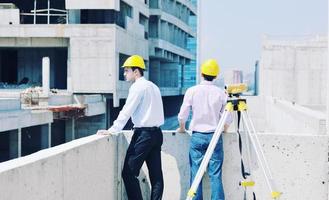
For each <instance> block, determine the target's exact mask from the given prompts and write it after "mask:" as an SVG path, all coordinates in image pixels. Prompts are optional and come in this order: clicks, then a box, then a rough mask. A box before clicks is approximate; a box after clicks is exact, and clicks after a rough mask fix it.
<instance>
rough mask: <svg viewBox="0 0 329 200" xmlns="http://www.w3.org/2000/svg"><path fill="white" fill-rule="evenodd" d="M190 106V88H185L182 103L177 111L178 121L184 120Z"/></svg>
mask: <svg viewBox="0 0 329 200" xmlns="http://www.w3.org/2000/svg"><path fill="white" fill-rule="evenodd" d="M191 107H192V94H191V90H187V91H186V93H185V96H184V100H183V104H182V106H181V107H180V111H179V113H178V117H177V118H178V121H179V122H184V123H185V122H186V120H187V118H188V116H189V114H190V110H191Z"/></svg>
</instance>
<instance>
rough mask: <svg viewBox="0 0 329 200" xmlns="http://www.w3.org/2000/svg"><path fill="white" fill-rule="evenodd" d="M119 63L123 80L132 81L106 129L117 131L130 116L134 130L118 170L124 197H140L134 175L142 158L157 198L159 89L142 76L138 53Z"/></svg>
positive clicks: (160, 182) (159, 189) (160, 186)
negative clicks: (126, 94) (121, 105)
mask: <svg viewBox="0 0 329 200" xmlns="http://www.w3.org/2000/svg"><path fill="white" fill-rule="evenodd" d="M122 67H124V76H125V78H126V81H130V82H133V84H132V85H131V87H130V89H129V94H128V98H127V100H126V103H125V105H124V106H123V108H122V110H121V111H120V113H119V116H118V118H117V119H116V120H115V121H114V122H113V125H112V127H111V128H110V129H109V130H108V132H109V133H118V132H120V131H121V130H122V129H123V128H124V126H125V125H126V123H127V121H128V120H129V118H130V117H131V119H132V122H133V124H134V134H133V137H132V139H131V142H130V144H129V147H128V150H127V154H126V157H125V161H124V166H123V170H122V179H123V181H124V184H125V188H126V191H127V195H128V199H129V200H142V199H143V197H142V193H141V189H140V185H139V181H138V179H137V177H138V175H139V172H140V169H141V167H142V165H143V163H144V161H145V162H146V165H147V168H148V171H149V177H150V181H151V186H152V191H151V199H152V200H160V199H161V198H162V193H163V174H162V168H161V145H162V142H163V136H162V131H161V129H160V126H161V125H162V124H163V123H164V116H163V104H162V98H161V93H160V90H159V88H158V87H157V86H156V85H155V84H153V83H152V82H150V81H148V80H146V79H145V78H144V77H143V75H144V70H145V63H144V60H143V58H142V57H141V56H138V55H133V56H130V57H129V58H128V59H127V60H126V61H125V63H124V64H123V66H122Z"/></svg>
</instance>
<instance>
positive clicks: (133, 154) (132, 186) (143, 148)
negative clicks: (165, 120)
mask: <svg viewBox="0 0 329 200" xmlns="http://www.w3.org/2000/svg"><path fill="white" fill-rule="evenodd" d="M162 142H163V135H162V131H161V129H160V128H145V129H143V128H140V129H135V130H134V135H133V137H132V139H131V142H130V144H129V147H128V150H127V154H126V158H125V162H124V165H123V170H122V179H123V181H124V184H125V188H126V191H127V195H128V199H129V200H142V199H143V197H142V192H141V189H140V186H139V181H138V179H137V177H138V175H139V171H140V169H141V167H142V165H143V163H144V161H146V165H147V168H148V171H149V177H150V181H151V186H152V190H151V200H160V199H161V198H162V193H163V175H162V169H161V145H162Z"/></svg>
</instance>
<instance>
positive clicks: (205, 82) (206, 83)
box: [200, 80, 214, 85]
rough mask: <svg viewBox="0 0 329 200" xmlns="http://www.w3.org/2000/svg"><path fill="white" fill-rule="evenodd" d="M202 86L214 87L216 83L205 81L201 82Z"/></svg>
mask: <svg viewBox="0 0 329 200" xmlns="http://www.w3.org/2000/svg"><path fill="white" fill-rule="evenodd" d="M200 85H214V82H213V81H206V80H203V81H201V82H200Z"/></svg>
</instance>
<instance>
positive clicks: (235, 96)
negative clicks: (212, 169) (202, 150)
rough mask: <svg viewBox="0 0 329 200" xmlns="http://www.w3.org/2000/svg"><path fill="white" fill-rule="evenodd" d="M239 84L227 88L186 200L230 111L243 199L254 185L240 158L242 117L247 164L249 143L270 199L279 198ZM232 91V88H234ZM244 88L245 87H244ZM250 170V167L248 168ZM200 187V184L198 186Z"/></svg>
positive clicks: (193, 192) (189, 199)
mask: <svg viewBox="0 0 329 200" xmlns="http://www.w3.org/2000/svg"><path fill="white" fill-rule="evenodd" d="M238 87H240V86H235V87H234V86H233V90H232V89H231V90H228V93H229V100H228V101H227V104H226V107H225V111H224V112H223V114H222V117H221V119H220V120H219V123H218V125H217V127H216V130H215V133H214V135H213V137H212V139H211V141H210V144H209V146H208V148H207V151H206V154H205V156H204V158H203V160H202V162H201V164H200V167H199V169H198V171H197V174H196V176H195V178H194V180H193V182H192V185H191V187H190V189H189V191H188V193H187V197H186V200H192V199H193V197H194V196H195V194H196V191H197V189H198V186H199V184H200V182H201V180H202V177H203V174H204V173H205V171H206V169H207V166H208V163H209V160H210V158H211V156H212V154H213V152H214V149H215V147H216V145H217V142H218V140H219V138H220V136H221V133H222V130H223V127H224V124H225V121H226V118H227V117H228V115H229V113H230V112H235V111H236V112H237V115H238V122H237V133H238V135H239V148H240V154H241V170H242V176H243V179H244V180H243V181H241V182H240V185H241V186H242V187H243V188H244V200H247V196H246V194H247V188H251V187H253V186H254V185H255V182H254V181H253V180H252V176H251V173H248V172H245V167H244V164H243V159H242V142H241V135H240V130H239V128H240V126H239V125H240V119H242V122H243V124H244V127H245V129H246V133H247V135H246V146H247V148H246V149H247V157H248V164H249V168H251V159H250V148H249V145H250V144H249V143H251V145H252V147H253V149H254V150H255V153H256V156H257V161H258V163H259V165H260V167H261V169H262V172H263V174H264V177H265V180H266V184H267V186H268V189H269V191H270V192H271V194H270V196H271V198H272V199H279V197H280V195H281V193H280V192H278V191H277V190H276V188H275V182H274V179H273V177H272V174H271V171H270V168H269V165H268V163H267V160H266V159H265V156H264V153H263V151H262V149H261V144H260V142H259V139H258V136H257V133H256V130H255V127H254V125H253V123H252V121H251V119H250V117H249V115H248V113H247V101H246V99H242V98H240V93H242V92H241V91H240V90H239V88H238ZM236 88H237V90H236V91H234V89H236ZM245 89H246V88H245ZM249 170H250V169H249ZM200 187H202V185H201V186H200ZM253 199H254V200H256V195H255V193H254V192H253Z"/></svg>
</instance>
